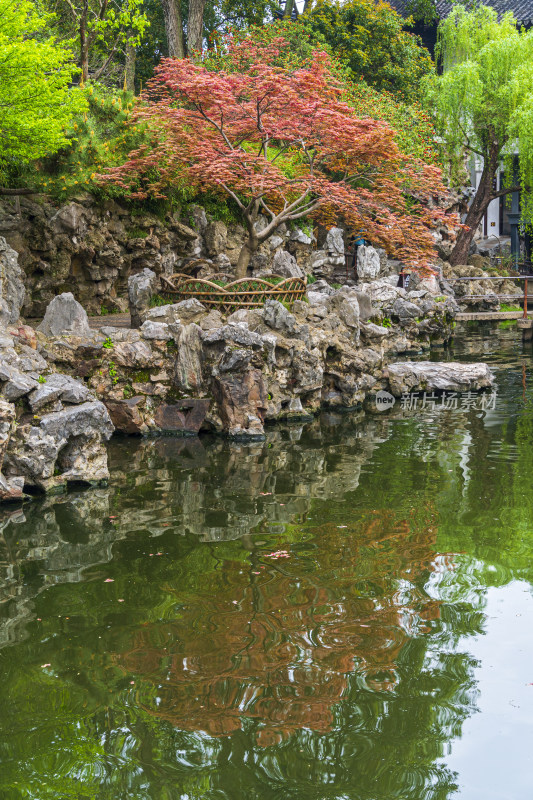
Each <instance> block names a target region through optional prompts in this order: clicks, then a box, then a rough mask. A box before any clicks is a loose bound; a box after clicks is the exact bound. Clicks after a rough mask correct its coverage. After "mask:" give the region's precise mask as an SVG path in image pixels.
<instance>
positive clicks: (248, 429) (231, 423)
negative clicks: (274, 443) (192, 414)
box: [213, 369, 267, 439]
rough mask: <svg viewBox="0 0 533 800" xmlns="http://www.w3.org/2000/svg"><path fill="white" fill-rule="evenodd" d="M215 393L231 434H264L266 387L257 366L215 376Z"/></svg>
mask: <svg viewBox="0 0 533 800" xmlns="http://www.w3.org/2000/svg"><path fill="white" fill-rule="evenodd" d="M213 389H214V397H215V401H216V404H217V408H218V414H219V416H220V419H221V420H222V423H223V426H224V430H225V431H226V432H227V434H228V435H229V436H231V437H232V438H240V437H246V438H256V439H263V438H264V435H265V434H264V429H263V419H264V416H265V413H266V410H267V390H266V385H265V381H264V378H263V375H262V374H261V372H260V371H259V370H257V369H253V370H249V371H247V372H244V373H238V374H237V375H235V374H229V373H228V374H225V375H224V376H221V377H217V378H215V379H214V385H213Z"/></svg>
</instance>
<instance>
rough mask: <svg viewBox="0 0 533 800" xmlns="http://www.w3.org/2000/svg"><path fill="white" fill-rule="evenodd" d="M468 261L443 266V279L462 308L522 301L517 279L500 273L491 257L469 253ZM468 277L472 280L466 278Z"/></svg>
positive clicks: (490, 308) (486, 307)
mask: <svg viewBox="0 0 533 800" xmlns="http://www.w3.org/2000/svg"><path fill="white" fill-rule="evenodd" d="M469 261H470V263H469V264H462V265H461V264H460V265H457V266H455V267H452V266H450V265H449V264H446V265H445V266H444V269H443V281H444V282H445V283H446V285H447V286H448V287H449V290H450V291H453V293H454V295H455V300H456V302H457V304H458V306H459V308H460V309H461V310H462V311H496V310H498V308H499V307H500V303H501V302H506V303H509V304H513V303H514V304H518V305H521V299H522V296H523V288H522V287H521V286H520V285H519V284H518V282H517V281H511V280H508V279H506V278H505V277H500V276H499V275H498V273H497V270H495V269H494V268H491V265H490V259H488V258H486V257H483V256H481V255H479V254H475V255H473V256H470V258H469ZM468 278H474V279H475V280H465V279H468ZM480 279H481V280H480ZM443 281H441V285H442V283H443ZM502 296H503V298H504V299H500V298H501V297H502Z"/></svg>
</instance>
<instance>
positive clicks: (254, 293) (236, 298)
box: [161, 273, 307, 314]
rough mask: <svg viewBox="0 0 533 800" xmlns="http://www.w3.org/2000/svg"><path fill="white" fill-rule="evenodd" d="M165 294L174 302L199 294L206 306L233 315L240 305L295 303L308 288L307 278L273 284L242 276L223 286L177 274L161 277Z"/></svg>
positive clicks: (200, 299) (257, 305)
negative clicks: (271, 301) (271, 302)
mask: <svg viewBox="0 0 533 800" xmlns="http://www.w3.org/2000/svg"><path fill="white" fill-rule="evenodd" d="M161 283H162V293H163V295H165V296H171V297H172V300H173V301H174V302H180V301H181V300H187V299H188V298H190V297H195V298H196V299H197V300H199V301H200V302H201V303H203V304H204V305H205V306H212V307H215V308H217V309H218V310H219V311H221V312H222V313H223V314H224V313H225V314H229V313H232V312H233V311H235V310H236V309H238V308H257V307H259V306H262V305H264V303H265V301H266V300H268V299H269V298H272V299H274V300H279V301H280V302H282V303H288V304H289V305H292V303H294V301H295V300H300V299H301V298H302V297H303V296H304V295H305V291H306V288H307V279H306V278H284V279H281V280H279V283H272V282H270V281H269V280H265V279H264V278H241V279H240V280H238V281H231V282H230V283H224V285H219V284H218V283H215V282H214V281H213V280H207V279H204V278H192V277H191V276H190V275H182V274H180V273H177V274H175V275H170V276H163V275H162V276H161Z"/></svg>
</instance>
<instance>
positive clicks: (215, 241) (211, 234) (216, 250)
mask: <svg viewBox="0 0 533 800" xmlns="http://www.w3.org/2000/svg"><path fill="white" fill-rule="evenodd" d="M204 242H205V247H206V250H207V255H208V256H209V257H210V258H214V257H215V256H218V255H220V254H221V253H224V252H225V250H226V245H227V242H228V229H227V227H226V226H225V224H224V223H223V222H222V221H221V220H215V221H214V222H210V223H209V224H208V225H207V227H206V229H205V233H204Z"/></svg>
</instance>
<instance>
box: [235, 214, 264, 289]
mask: <svg viewBox="0 0 533 800" xmlns="http://www.w3.org/2000/svg"><path fill="white" fill-rule="evenodd" d="M258 247H259V239H258V238H257V233H256V232H255V228H254V227H253V225H250V226H249V228H248V239H247V240H246V242H245V243H244V244H243V246H242V247H241V252H240V253H239V258H238V260H237V266H236V267H235V279H236V280H239V279H240V278H246V273H247V271H248V265H249V263H250V260H251V258H252V256H253V255H254V253H256V252H257V248H258Z"/></svg>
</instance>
